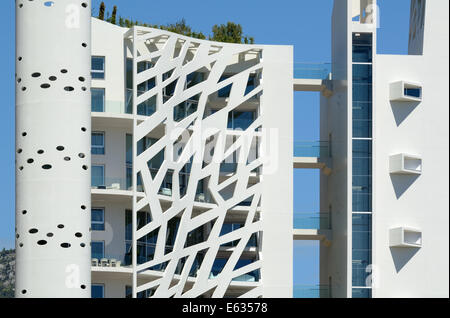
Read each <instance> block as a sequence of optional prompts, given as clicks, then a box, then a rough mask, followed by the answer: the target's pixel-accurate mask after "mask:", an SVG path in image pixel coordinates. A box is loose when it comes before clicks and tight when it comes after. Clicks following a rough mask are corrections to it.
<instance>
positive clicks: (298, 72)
mask: <svg viewBox="0 0 450 318" xmlns="http://www.w3.org/2000/svg"><path fill="white" fill-rule="evenodd" d="M330 74H331V63H294V78H298V79H321V80H324V79H329V77H330Z"/></svg>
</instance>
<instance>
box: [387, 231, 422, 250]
mask: <svg viewBox="0 0 450 318" xmlns="http://www.w3.org/2000/svg"><path fill="white" fill-rule="evenodd" d="M389 246H390V247H419V248H420V247H422V232H421V231H420V230H417V229H413V228H409V227H399V228H394V229H390V230H389Z"/></svg>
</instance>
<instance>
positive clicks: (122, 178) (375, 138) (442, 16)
mask: <svg viewBox="0 0 450 318" xmlns="http://www.w3.org/2000/svg"><path fill="white" fill-rule="evenodd" d="M411 4H412V5H411V34H410V47H409V54H408V55H405V56H402V55H397V56H393V55H381V54H377V50H376V43H377V33H376V30H377V29H376V27H377V22H378V20H377V19H378V11H377V6H376V1H375V0H335V1H334V9H333V16H332V25H333V27H332V61H331V62H332V63H331V66H329V67H328V66H320V65H319V66H318V67H317V65H316V66H311V65H301V66H298V67H294V63H293V47H292V46H270V45H245V44H229V43H219V42H212V41H206V40H199V39H194V38H189V37H185V36H182V35H179V34H174V33H170V32H167V31H163V30H158V29H152V28H145V27H138V26H135V27H133V28H131V29H127V28H122V27H119V26H116V25H112V24H110V23H107V22H104V21H100V20H98V19H95V18H91V3H90V1H80V0H77V1H74V0H55V1H44V0H39V1H37V0H35V1H25V0H18V1H16V6H17V8H16V21H17V50H16V51H17V60H16V69H17V73H16V85H17V86H16V87H17V88H16V117H17V118H16V122H17V125H16V127H17V128H16V145H17V147H16V148H17V149H16V150H17V152H16V159H17V160H16V162H17V163H16V167H17V169H16V192H17V194H16V210H17V211H16V251H17V273H16V296H17V297H105V298H124V297H138V298H146V297H204V298H209V297H233V298H234V297H264V298H268V297H287V298H289V297H292V296H293V295H295V294H296V292H295V286H293V274H292V273H293V255H292V254H293V241H294V240H318V241H320V242H321V243H320V244H321V245H320V283H321V286H326V288H323V289H322V287H321V286H319V287H318V291H319V293H318V295H319V296H321V297H339V298H351V297H354V298H357V297H363V298H370V297H374V298H375V297H448V237H449V235H448V234H449V233H448V176H447V174H445V173H442V171H444V169H443V167H447V166H448V155H449V153H448V121H447V118H448V19H447V16H446V12H448V2H446V1H439V0H428V1H425V0H412V2H411ZM33 16H39V17H40V18H39V23H30V22H29V21H32V17H33ZM41 19H42V21H41ZM55 43H57V44H58V45H55ZM443 44H444V45H443ZM294 91H316V92H319V93H320V113H321V115H320V135H321V141H320V142H317V143H294V140H293V124H294V123H293V117H294V116H293V99H294V96H293V94H294ZM55 131H57V132H58V134H55ZM89 135H90V138H91V140H90V143H89ZM89 145H90V150H89ZM89 163H90V164H89ZM293 169H320V170H321V171H322V172H323V173H322V174H321V180H320V198H321V203H320V204H321V213H320V214H319V213H317V214H315V215H313V216H306V217H304V216H301V215H300V216H298V215H297V216H296V217H295V218H294V211H293V196H294V195H295V193H294V189H293ZM89 184H90V186H89ZM61 204H64V206H67V208H64V209H61ZM89 211H90V213H89ZM89 243H90V244H89Z"/></svg>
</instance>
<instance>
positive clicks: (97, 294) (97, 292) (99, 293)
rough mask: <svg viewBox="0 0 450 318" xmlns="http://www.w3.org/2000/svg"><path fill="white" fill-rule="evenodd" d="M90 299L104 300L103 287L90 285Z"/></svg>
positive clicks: (101, 285)
mask: <svg viewBox="0 0 450 318" xmlns="http://www.w3.org/2000/svg"><path fill="white" fill-rule="evenodd" d="M91 298H105V285H103V284H92V285H91Z"/></svg>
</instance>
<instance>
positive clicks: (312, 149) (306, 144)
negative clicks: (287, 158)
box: [294, 141, 331, 158]
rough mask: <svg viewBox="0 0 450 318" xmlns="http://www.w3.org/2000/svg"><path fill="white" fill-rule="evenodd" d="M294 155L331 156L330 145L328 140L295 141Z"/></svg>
mask: <svg viewBox="0 0 450 318" xmlns="http://www.w3.org/2000/svg"><path fill="white" fill-rule="evenodd" d="M294 157H317V158H329V157H331V156H330V145H329V142H328V141H298V142H294Z"/></svg>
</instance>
